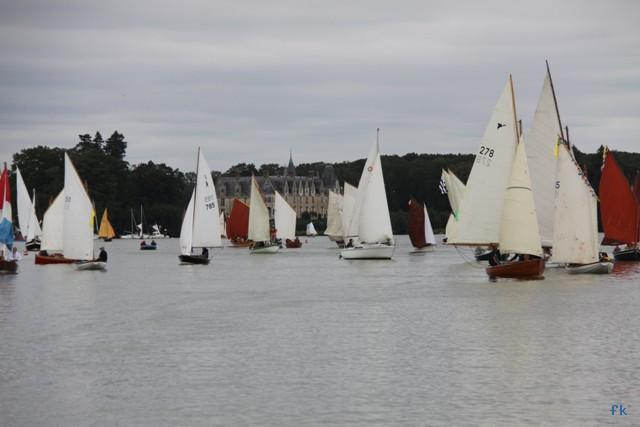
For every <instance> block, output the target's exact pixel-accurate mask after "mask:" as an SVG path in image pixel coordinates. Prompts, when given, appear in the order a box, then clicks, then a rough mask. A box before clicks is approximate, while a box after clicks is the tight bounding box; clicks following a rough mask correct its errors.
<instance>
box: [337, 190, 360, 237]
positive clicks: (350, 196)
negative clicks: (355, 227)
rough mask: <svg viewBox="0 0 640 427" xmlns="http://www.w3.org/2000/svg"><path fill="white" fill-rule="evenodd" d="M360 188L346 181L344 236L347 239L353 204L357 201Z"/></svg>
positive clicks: (343, 220) (343, 206) (343, 219)
mask: <svg viewBox="0 0 640 427" xmlns="http://www.w3.org/2000/svg"><path fill="white" fill-rule="evenodd" d="M357 193H358V189H357V188H356V187H354V186H353V185H351V184H349V183H348V182H345V183H344V195H343V196H342V218H341V219H342V221H341V222H342V236H343V237H344V238H345V239H346V237H347V232H348V230H349V226H350V224H351V218H352V217H353V206H354V205H355V203H356V194H357Z"/></svg>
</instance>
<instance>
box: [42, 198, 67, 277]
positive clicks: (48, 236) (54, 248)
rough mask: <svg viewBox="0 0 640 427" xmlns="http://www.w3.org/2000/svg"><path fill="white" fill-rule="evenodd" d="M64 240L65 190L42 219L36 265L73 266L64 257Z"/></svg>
mask: <svg viewBox="0 0 640 427" xmlns="http://www.w3.org/2000/svg"><path fill="white" fill-rule="evenodd" d="M63 240H64V190H62V191H61V192H60V193H58V195H57V196H56V197H55V198H54V199H53V202H51V204H50V205H49V207H48V208H47V210H46V211H45V213H44V216H43V217H42V243H41V244H40V252H39V253H37V254H36V257H35V262H36V264H40V265H44V264H72V263H73V262H74V260H73V259H71V258H65V257H64V256H63V255H62V249H63Z"/></svg>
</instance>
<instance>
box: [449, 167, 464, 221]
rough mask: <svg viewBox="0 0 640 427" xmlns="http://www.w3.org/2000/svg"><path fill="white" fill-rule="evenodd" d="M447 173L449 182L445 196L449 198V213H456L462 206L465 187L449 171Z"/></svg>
mask: <svg viewBox="0 0 640 427" xmlns="http://www.w3.org/2000/svg"><path fill="white" fill-rule="evenodd" d="M447 172H448V178H449V182H448V183H446V185H447V196H448V197H449V203H450V204H451V211H452V212H456V213H457V212H458V211H459V210H460V205H461V204H462V198H463V197H464V189H465V185H464V183H463V182H462V181H460V178H458V177H457V176H456V174H454V173H453V172H451V171H447Z"/></svg>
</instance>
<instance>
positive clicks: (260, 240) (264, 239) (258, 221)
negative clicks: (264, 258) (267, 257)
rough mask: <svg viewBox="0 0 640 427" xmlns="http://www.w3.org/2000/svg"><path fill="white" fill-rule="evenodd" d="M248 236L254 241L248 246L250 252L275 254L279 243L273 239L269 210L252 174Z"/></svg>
mask: <svg viewBox="0 0 640 427" xmlns="http://www.w3.org/2000/svg"><path fill="white" fill-rule="evenodd" d="M249 207H250V210H249V231H248V238H249V240H253V241H254V242H255V243H254V244H253V245H252V246H250V251H251V254H276V253H278V251H279V250H280V245H278V243H277V242H276V241H275V233H272V229H271V224H270V223H269V210H268V209H267V204H266V203H265V202H264V197H263V196H262V192H261V191H260V188H259V187H258V182H257V181H256V178H255V177H254V176H252V177H251V198H250V202H249Z"/></svg>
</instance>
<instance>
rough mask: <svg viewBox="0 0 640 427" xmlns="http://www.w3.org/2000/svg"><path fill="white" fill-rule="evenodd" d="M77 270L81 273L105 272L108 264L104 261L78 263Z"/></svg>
mask: <svg viewBox="0 0 640 427" xmlns="http://www.w3.org/2000/svg"><path fill="white" fill-rule="evenodd" d="M74 266H75V267H76V270H80V271H91V270H93V271H96V270H97V271H105V270H106V269H107V263H106V262H102V261H76V262H75V263H74Z"/></svg>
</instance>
